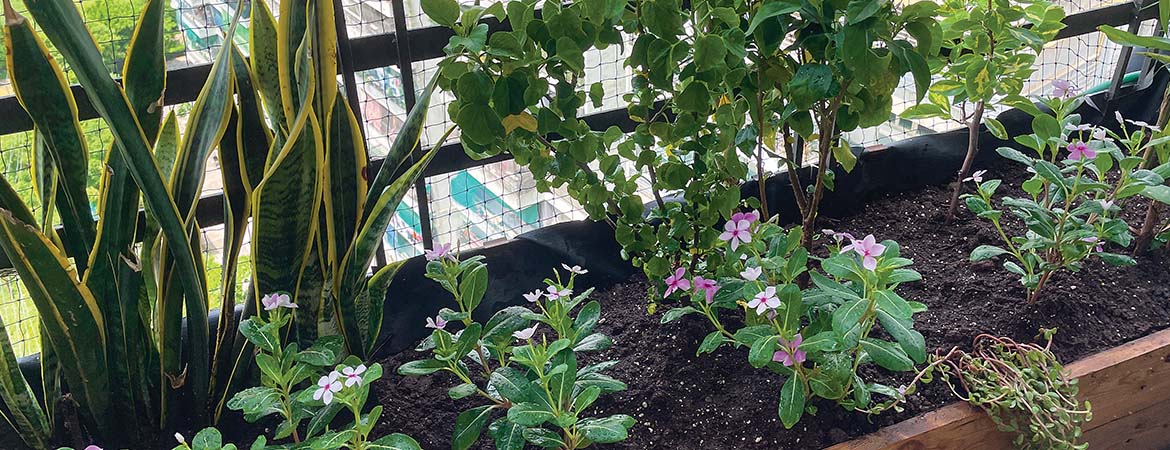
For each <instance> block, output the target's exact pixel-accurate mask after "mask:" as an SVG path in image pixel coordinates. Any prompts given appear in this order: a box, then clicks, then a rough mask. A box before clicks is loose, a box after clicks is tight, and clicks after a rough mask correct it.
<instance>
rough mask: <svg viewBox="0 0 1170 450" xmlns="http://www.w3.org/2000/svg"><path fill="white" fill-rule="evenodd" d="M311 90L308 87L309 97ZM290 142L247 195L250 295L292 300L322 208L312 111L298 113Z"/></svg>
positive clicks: (319, 151) (320, 157)
mask: <svg viewBox="0 0 1170 450" xmlns="http://www.w3.org/2000/svg"><path fill="white" fill-rule="evenodd" d="M311 92H312V90H311V89H310V94H311ZM290 132H291V134H290V137H289V140H288V141H287V142H285V144H284V148H282V149H281V150H280V152H279V153H278V156H277V157H276V160H275V161H273V165H272V167H270V168H269V169H268V172H267V173H266V174H265V175H264V180H263V181H261V182H260V185H259V186H257V188H256V191H255V192H254V193H253V194H252V205H253V206H252V264H253V271H254V272H253V277H254V278H253V279H254V283H253V294H254V295H255V297H256V298H257V299H259V298H260V297H261V296H263V295H264V294H266V293H270V292H276V291H286V292H291V293H292V294H293V297H294V298H299V297H298V296H297V295H296V294H297V293H296V290H297V286H298V284H299V280H300V277H301V274H302V272H304V268H305V265H306V262H307V260H308V258H309V256H310V255H309V253H310V249H311V246H312V239H314V235H315V234H316V230H317V214H318V211H319V210H320V206H319V205H320V204H321V189H320V184H319V182H318V181H319V179H320V173H321V170H322V167H323V166H324V165H325V162H324V145H323V144H322V142H321V139H322V138H321V129H320V125H319V124H318V123H317V118H316V116H315V115H314V114H313V108H312V107H311V106H310V107H306V108H304V109H302V110H301V112H300V114H299V115H298V117H297V120H296V122H295V123H294V125H293V128H292V129H291V130H290Z"/></svg>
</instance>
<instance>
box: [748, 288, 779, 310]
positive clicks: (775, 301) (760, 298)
mask: <svg viewBox="0 0 1170 450" xmlns="http://www.w3.org/2000/svg"><path fill="white" fill-rule="evenodd" d="M747 306H748V308H755V309H756V314H764V311H767V310H769V309H776V308H779V307H780V299H779V298H778V297H776V287H775V286H768V287H767V288H765V289H764V290H763V291H761V292H760V293H759V294H756V296H755V297H753V298H752V301H750V302H748V304H747Z"/></svg>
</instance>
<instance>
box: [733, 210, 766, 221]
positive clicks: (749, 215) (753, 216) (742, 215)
mask: <svg viewBox="0 0 1170 450" xmlns="http://www.w3.org/2000/svg"><path fill="white" fill-rule="evenodd" d="M741 220H746V221H748V223H752V222H755V221H757V220H760V212H759V211H756V210H752V211H751V212H737V213H735V214H732V215H731V221H732V222H739V221H741Z"/></svg>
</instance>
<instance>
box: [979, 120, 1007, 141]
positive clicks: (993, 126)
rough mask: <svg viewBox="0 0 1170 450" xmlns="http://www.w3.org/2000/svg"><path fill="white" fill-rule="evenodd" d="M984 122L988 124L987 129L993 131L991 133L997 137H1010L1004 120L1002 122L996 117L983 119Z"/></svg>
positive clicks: (1004, 138) (1001, 138)
mask: <svg viewBox="0 0 1170 450" xmlns="http://www.w3.org/2000/svg"><path fill="white" fill-rule="evenodd" d="M983 124H984V125H987V131H989V132H991V135H992V136H995V138H996V139H999V140H1007V138H1008V137H1009V136H1008V133H1007V129H1006V128H1004V127H1003V123H1002V122H1000V121H998V120H996V119H991V118H988V119H983Z"/></svg>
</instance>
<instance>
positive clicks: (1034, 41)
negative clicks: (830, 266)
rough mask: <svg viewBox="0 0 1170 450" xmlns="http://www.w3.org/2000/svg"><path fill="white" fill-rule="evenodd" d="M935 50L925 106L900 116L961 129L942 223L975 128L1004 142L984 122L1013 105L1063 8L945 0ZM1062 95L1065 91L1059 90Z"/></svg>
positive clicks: (1026, 0)
mask: <svg viewBox="0 0 1170 450" xmlns="http://www.w3.org/2000/svg"><path fill="white" fill-rule="evenodd" d="M938 14H939V17H940V18H941V20H940V22H939V23H940V24H941V26H942V39H941V41H940V43H941V46H942V51H941V52H940V54H939V57H938V58H937V59H935V60H933V61H932V64H931V68H932V69H933V70H932V73H933V74H934V75H935V77H936V81H935V83H934V85H933V86H931V87H930V92H929V93H928V94H927V99H928V101H927V102H925V103H921V104H919V105H916V106H912V107H910V108H909V109H907V110H906V111H905V112H904V113H903V114H902V115H903V116H904V117H907V118H929V117H938V118H945V119H951V120H955V121H957V122H959V123H961V124H963V125H964V126H966V127H967V133H968V135H969V137H968V141H967V155H966V157H965V158H964V159H963V165H962V167H961V168H960V169H959V174H958V177H956V178H955V184H954V190H953V191H952V194H951V202H950V205H949V206H948V207H947V219H948V220H953V219H954V218H955V211H956V210H957V209H958V206H959V194H960V193H961V192H962V182H961V181H960V180H963V179H964V178H966V177H967V176H968V175H970V172H971V166H972V164H973V163H974V162H975V155H976V154H977V153H978V151H979V127H980V125H983V124H986V125H987V129H988V131H990V132H991V134H992V135H993V136H995V137H996V138H999V139H1008V135H1007V131H1006V130H1005V129H1004V127H1003V124H1001V123H1000V122H999V121H998V120H996V119H994V118H991V117H987V118H985V117H984V114H985V113H986V112H989V111H988V110H991V111H994V109H995V107H996V106H997V105H1000V104H1005V105H1012V106H1015V105H1019V104H1021V103H1026V104H1028V105H1031V101H1030V100H1028V99H1026V98H1024V97H1022V96H1021V95H1020V91H1021V90H1022V89H1023V88H1024V82H1025V81H1027V80H1028V79H1029V78H1030V77H1031V76H1032V73H1033V72H1035V62H1036V57H1037V56H1038V55H1039V54H1040V51H1041V50H1043V49H1044V45H1045V44H1047V43H1048V42H1049V41H1051V40H1052V38H1054V37H1055V36H1056V33H1057V32H1058V31H1060V30H1061V29H1062V28H1064V23H1062V22H1061V21H1062V20H1063V19H1064V15H1065V14H1064V10H1063V9H1061V8H1060V7H1059V6H1056V5H1053V4H1051V3H1049V2H1048V1H1047V0H945V1H943V2H942V3H941V4H940V5H939V9H938ZM1064 88H1065V89H1069V88H1070V87H1069V86H1068V85H1065V86H1064Z"/></svg>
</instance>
